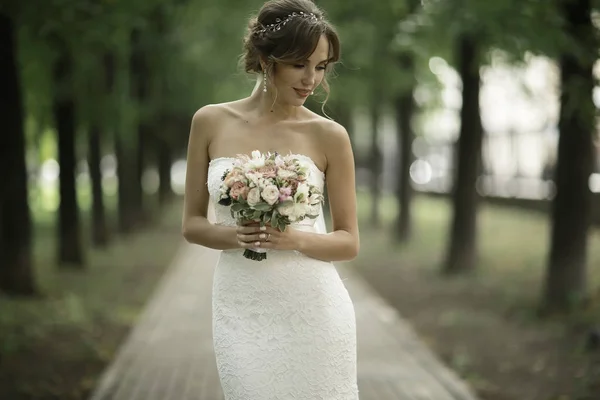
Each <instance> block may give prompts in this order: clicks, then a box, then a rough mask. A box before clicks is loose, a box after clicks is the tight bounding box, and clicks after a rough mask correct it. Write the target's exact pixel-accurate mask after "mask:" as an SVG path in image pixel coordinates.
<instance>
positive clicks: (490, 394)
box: [350, 192, 600, 400]
mask: <svg viewBox="0 0 600 400" xmlns="http://www.w3.org/2000/svg"><path fill="white" fill-rule="evenodd" d="M358 205H359V221H360V226H361V251H360V255H359V257H358V258H357V259H356V260H354V261H353V262H352V263H351V264H350V265H351V267H352V268H353V269H354V270H355V271H356V272H357V273H359V274H361V275H362V276H363V277H364V279H365V280H366V281H367V282H368V283H369V284H370V285H371V286H372V287H373V288H374V289H375V290H376V291H377V292H378V293H379V294H380V295H381V296H382V297H383V298H384V299H385V300H386V301H387V302H388V303H389V304H390V305H391V306H393V307H394V308H395V309H397V310H398V312H399V313H400V315H401V316H402V317H403V318H404V319H405V320H407V321H408V322H409V323H410V324H411V325H412V326H413V327H414V328H415V330H416V332H417V334H418V335H419V337H420V338H421V340H423V341H424V342H425V343H426V344H427V345H429V347H430V348H431V349H432V350H433V351H434V352H435V353H436V354H437V355H438V356H439V357H440V358H441V359H442V361H443V362H445V363H446V364H447V365H448V366H449V367H451V368H452V369H454V370H455V371H456V372H457V373H458V374H459V375H460V376H461V377H462V378H463V379H465V380H467V381H468V382H469V383H470V384H471V385H472V387H473V388H474V389H475V390H476V392H477V393H478V395H479V398H481V399H482V400H483V399H485V400H508V399H528V400H551V399H559V398H564V399H567V398H568V399H577V400H595V399H597V394H598V390H600V358H599V357H600V353H599V352H598V350H589V349H587V348H586V342H587V337H588V336H587V335H588V332H589V329H590V328H591V327H593V326H596V327H598V326H600V295H599V294H600V293H599V290H598V288H599V287H600V276H599V275H600V271H599V270H598V266H599V265H600V246H599V244H600V230H599V229H597V228H596V229H594V230H592V232H590V237H589V260H588V267H589V268H588V269H589V274H588V287H589V294H590V301H589V302H588V303H586V304H585V305H581V306H580V307H579V308H577V309H576V310H575V311H574V312H573V313H572V314H570V315H563V316H559V315H555V316H553V317H551V318H550V317H547V316H546V317H544V318H540V314H539V313H538V310H539V306H540V303H541V298H542V292H543V283H544V278H545V273H546V263H547V253H548V248H549V238H550V232H549V218H548V217H547V216H545V215H543V214H541V213H537V212H532V211H527V210H520V209H515V208H508V207H502V206H493V205H490V204H486V203H484V204H482V207H481V209H480V212H479V214H478V249H479V257H478V262H477V266H476V270H475V271H473V273H470V274H464V275H460V276H452V277H449V276H444V275H442V274H441V273H440V271H441V269H442V265H443V260H444V256H445V253H446V248H447V245H448V239H449V238H448V235H449V228H450V226H449V224H450V221H451V209H450V201H449V200H448V199H442V198H432V197H428V196H425V195H417V196H416V197H415V199H414V203H413V222H414V231H413V235H412V237H411V240H409V241H408V242H407V243H405V244H403V245H399V244H397V243H396V242H395V241H394V240H393V236H392V234H391V232H392V229H391V228H392V226H393V223H394V222H395V221H394V220H395V217H396V212H397V207H396V204H395V201H394V199H393V198H392V197H391V196H385V197H383V198H382V199H381V203H380V205H381V226H380V227H379V228H375V227H373V225H372V224H371V223H370V221H369V216H370V205H371V203H370V198H369V196H368V194H366V193H362V192H360V193H359V195H358Z"/></svg>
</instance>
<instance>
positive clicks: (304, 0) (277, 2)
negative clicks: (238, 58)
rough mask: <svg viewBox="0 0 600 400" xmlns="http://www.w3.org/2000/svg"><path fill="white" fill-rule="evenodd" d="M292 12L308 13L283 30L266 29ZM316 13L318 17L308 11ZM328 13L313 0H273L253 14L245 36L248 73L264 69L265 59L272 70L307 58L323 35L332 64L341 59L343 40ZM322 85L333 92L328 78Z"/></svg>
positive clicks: (290, 22) (292, 19)
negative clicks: (280, 64)
mask: <svg viewBox="0 0 600 400" xmlns="http://www.w3.org/2000/svg"><path fill="white" fill-rule="evenodd" d="M292 13H296V14H304V15H305V16H302V17H296V18H291V19H290V20H289V21H288V22H286V24H285V25H283V26H281V29H279V30H269V29H267V30H266V32H265V28H268V26H269V25H271V24H277V23H278V22H281V21H283V20H284V19H286V18H287V17H288V16H289V15H291V14H292ZM311 13H312V14H313V15H314V16H315V17H316V18H309V17H306V15H310V14H311ZM324 14H325V13H324V12H323V11H322V10H321V9H320V8H319V7H317V5H315V3H313V2H312V1H310V0H270V1H267V2H266V3H265V4H264V5H263V6H262V7H261V9H260V10H259V12H258V15H257V16H255V17H252V18H251V19H250V21H249V23H248V29H247V32H246V35H245V37H244V54H243V56H242V60H243V64H244V70H245V71H246V72H248V73H250V72H256V73H260V72H262V67H261V64H260V61H261V59H262V60H264V61H266V62H267V64H268V66H269V67H268V70H267V72H272V70H273V68H274V66H275V64H277V63H284V64H293V63H297V62H300V61H301V62H304V61H305V60H306V59H307V58H308V57H309V56H310V55H311V54H312V53H313V51H314V50H315V48H316V47H317V44H318V42H319V39H320V38H321V36H323V35H325V37H326V38H327V40H328V42H329V58H328V60H327V65H328V68H327V70H328V71H330V70H331V66H332V65H333V64H334V63H335V62H337V61H338V60H339V59H340V52H341V51H340V40H339V37H338V34H337V32H336V30H335V28H334V27H333V26H332V25H331V23H329V22H328V21H327V20H326V19H325V15H324ZM321 85H322V86H323V88H324V89H325V92H326V93H327V94H328V95H329V85H328V84H327V79H325V78H324V79H323V81H322V82H321Z"/></svg>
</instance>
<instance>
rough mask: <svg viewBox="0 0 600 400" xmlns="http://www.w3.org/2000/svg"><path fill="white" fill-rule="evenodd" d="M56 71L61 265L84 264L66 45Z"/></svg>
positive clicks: (61, 51)
mask: <svg viewBox="0 0 600 400" xmlns="http://www.w3.org/2000/svg"><path fill="white" fill-rule="evenodd" d="M59 51H60V53H59V58H58V60H57V63H56V66H55V70H54V82H55V85H56V86H55V88H56V89H55V90H56V93H55V97H54V102H53V112H54V118H55V123H56V130H57V132H58V163H59V165H60V177H59V187H60V206H59V219H58V262H59V265H61V266H71V267H77V268H81V267H83V265H84V258H83V248H82V241H81V226H80V222H79V206H78V204H77V187H76V180H75V171H76V156H75V130H76V129H75V103H74V99H73V94H72V90H71V88H70V86H71V83H70V80H71V79H72V78H71V77H72V69H73V61H72V59H71V54H70V50H69V49H67V47H66V45H65V46H64V47H62V48H60V49H59Z"/></svg>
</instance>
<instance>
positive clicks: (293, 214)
mask: <svg viewBox="0 0 600 400" xmlns="http://www.w3.org/2000/svg"><path fill="white" fill-rule="evenodd" d="M277 211H278V212H279V214H281V215H283V216H285V217H288V219H289V220H290V222H295V221H297V220H298V219H300V218H302V217H304V215H306V204H303V203H293V202H291V201H286V202H284V203H283V204H282V205H281V206H279V207H278V208H277Z"/></svg>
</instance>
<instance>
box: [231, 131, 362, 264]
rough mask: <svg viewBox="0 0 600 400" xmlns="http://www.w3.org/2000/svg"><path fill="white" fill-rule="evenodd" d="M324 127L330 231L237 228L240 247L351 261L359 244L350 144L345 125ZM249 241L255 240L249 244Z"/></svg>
mask: <svg viewBox="0 0 600 400" xmlns="http://www.w3.org/2000/svg"><path fill="white" fill-rule="evenodd" d="M332 126H333V129H332V128H331V127H332ZM327 127H328V128H329V131H328V132H324V135H323V136H324V138H325V146H324V148H325V149H326V156H327V171H326V172H327V173H326V184H327V194H328V197H329V205H330V209H331V217H332V222H333V232H331V233H328V234H325V235H324V234H319V233H311V232H302V231H299V230H294V229H291V228H288V229H286V230H285V232H279V230H277V229H274V228H272V227H270V226H269V227H267V229H266V230H265V231H263V232H259V231H258V230H257V229H256V228H253V227H246V228H242V229H241V230H240V232H242V234H241V235H240V236H238V238H239V239H240V240H241V242H240V246H241V247H262V248H265V249H270V248H273V249H280V250H297V251H300V252H301V253H304V254H306V255H307V256H309V257H312V258H316V259H319V260H323V261H343V260H351V259H353V258H355V257H356V256H357V255H358V251H359V247H360V245H359V233H358V218H357V215H356V190H355V170H354V155H353V154H352V146H351V145H350V138H349V137H348V133H347V132H346V130H345V129H344V127H342V126H340V125H339V124H337V123H331V124H327ZM261 233H264V234H267V235H268V234H270V235H271V236H270V237H269V241H267V242H264V241H260V239H259V237H258V235H259V234H261ZM252 240H258V241H257V242H255V243H252ZM244 242H249V243H244ZM257 245H258V246H257Z"/></svg>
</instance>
